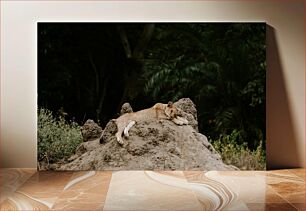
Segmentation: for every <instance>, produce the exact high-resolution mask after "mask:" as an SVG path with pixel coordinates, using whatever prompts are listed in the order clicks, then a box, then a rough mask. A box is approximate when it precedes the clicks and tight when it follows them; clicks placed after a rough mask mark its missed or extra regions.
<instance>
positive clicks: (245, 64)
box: [144, 23, 266, 150]
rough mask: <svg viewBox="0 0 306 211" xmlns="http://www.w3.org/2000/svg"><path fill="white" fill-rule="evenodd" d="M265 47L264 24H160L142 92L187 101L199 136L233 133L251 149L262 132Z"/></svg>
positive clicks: (263, 133) (148, 59) (159, 99)
mask: <svg viewBox="0 0 306 211" xmlns="http://www.w3.org/2000/svg"><path fill="white" fill-rule="evenodd" d="M174 32H175V33H174ZM265 48H266V45H265V25H264V24H246V23H243V24H240V23H236V24H186V25H183V24H181V25H179V24H164V25H160V26H159V27H157V29H156V36H155V38H154V39H153V40H152V45H151V48H150V49H149V50H148V54H147V58H146V59H145V60H144V68H145V70H146V74H145V75H144V77H145V78H146V79H147V80H145V81H146V84H145V86H144V87H145V88H144V92H145V94H146V95H147V96H150V97H152V98H153V99H154V100H155V101H165V102H166V101H168V100H172V101H176V100H177V99H179V98H182V97H189V98H191V99H192V100H193V101H194V102H195V104H196V105H197V111H198V117H199V118H198V119H199V129H200V132H202V133H203V134H206V135H207V136H209V137H211V138H212V139H213V140H215V139H218V137H219V136H220V135H226V134H229V133H231V131H233V130H235V129H236V130H237V131H239V138H238V139H237V143H238V144H242V143H244V142H246V143H247V144H248V147H250V148H251V149H254V150H255V149H256V148H257V147H258V146H259V141H258V140H265V133H266V132H265V80H266V62H265ZM263 146H265V143H263Z"/></svg>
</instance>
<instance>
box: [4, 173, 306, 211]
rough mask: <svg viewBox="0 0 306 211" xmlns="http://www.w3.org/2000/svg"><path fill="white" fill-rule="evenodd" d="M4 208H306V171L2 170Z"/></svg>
mask: <svg viewBox="0 0 306 211" xmlns="http://www.w3.org/2000/svg"><path fill="white" fill-rule="evenodd" d="M0 179H1V204H0V208H1V210H295V211H296V210H301V211H302V210H306V209H305V169H293V170H277V171H267V172H261V171H233V172H231V171H208V172H202V171H184V172H183V171H117V172H116V171H115V172H111V171H80V172H51V171H49V172H48V171H45V172H37V171H36V170H34V169H1V171H0Z"/></svg>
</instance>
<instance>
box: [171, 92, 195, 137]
mask: <svg viewBox="0 0 306 211" xmlns="http://www.w3.org/2000/svg"><path fill="white" fill-rule="evenodd" d="M174 105H175V106H176V107H177V108H179V109H181V110H182V111H183V112H182V113H181V115H182V117H184V118H185V119H187V120H188V124H189V125H190V126H191V127H193V129H195V130H196V131H197V132H198V131H199V128H198V116H197V109H196V106H195V104H194V103H193V102H192V100H191V99H190V98H182V99H180V100H178V101H177V102H175V103H174Z"/></svg>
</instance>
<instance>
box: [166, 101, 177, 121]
mask: <svg viewBox="0 0 306 211" xmlns="http://www.w3.org/2000/svg"><path fill="white" fill-rule="evenodd" d="M165 114H166V115H167V116H168V117H169V118H170V119H174V118H176V116H177V114H178V110H177V108H176V107H175V106H174V105H173V103H172V102H171V101H169V102H168V105H167V106H166V108H165Z"/></svg>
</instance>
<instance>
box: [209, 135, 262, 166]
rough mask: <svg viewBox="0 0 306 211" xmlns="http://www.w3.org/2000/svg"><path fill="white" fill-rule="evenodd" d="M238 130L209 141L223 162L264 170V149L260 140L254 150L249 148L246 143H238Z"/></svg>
mask: <svg viewBox="0 0 306 211" xmlns="http://www.w3.org/2000/svg"><path fill="white" fill-rule="evenodd" d="M239 136H240V134H239V132H238V131H237V130H234V131H233V132H232V133H231V134H230V135H224V136H222V137H220V138H219V139H217V140H215V141H211V142H212V145H213V146H214V148H215V149H216V150H217V151H218V152H219V153H220V154H221V156H222V160H223V162H224V163H226V164H229V165H234V166H237V167H238V168H239V169H241V170H265V169H266V159H265V158H266V156H265V150H264V149H263V146H262V143H263V142H262V141H260V142H259V143H260V144H259V145H258V147H257V148H256V149H255V150H250V149H249V148H248V146H247V143H245V142H244V143H243V144H238V143H237V140H238V139H239Z"/></svg>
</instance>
